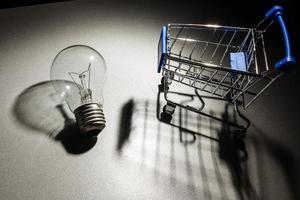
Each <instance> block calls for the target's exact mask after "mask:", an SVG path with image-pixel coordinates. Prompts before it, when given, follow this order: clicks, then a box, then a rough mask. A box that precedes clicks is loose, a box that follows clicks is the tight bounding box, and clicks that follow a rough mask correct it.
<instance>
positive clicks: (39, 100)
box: [12, 80, 97, 154]
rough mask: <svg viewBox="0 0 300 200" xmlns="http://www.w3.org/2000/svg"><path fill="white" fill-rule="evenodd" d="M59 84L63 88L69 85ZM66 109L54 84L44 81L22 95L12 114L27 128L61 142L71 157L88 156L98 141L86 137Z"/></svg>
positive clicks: (18, 97)
mask: <svg viewBox="0 0 300 200" xmlns="http://www.w3.org/2000/svg"><path fill="white" fill-rule="evenodd" d="M57 81H59V80H57ZM59 82H61V84H63V83H64V82H65V81H59ZM65 107H66V106H65V105H64V104H63V103H62V102H61V100H60V99H59V98H58V95H57V94H56V92H55V90H54V88H53V86H52V82H51V81H44V82H40V83H37V84H35V85H32V86H30V87H28V88H26V89H25V90H24V91H23V92H22V93H21V94H20V95H18V96H17V98H16V100H15V102H14V105H13V108H12V113H13V116H14V117H15V119H16V121H17V122H19V123H20V124H22V125H23V126H25V127H26V128H28V129H31V130H34V131H35V132H37V133H43V134H45V135H46V136H48V137H49V138H51V139H53V140H54V141H59V142H61V144H62V146H63V147H64V149H65V150H66V151H67V152H68V153H70V154H81V153H85V152H87V151H88V150H90V149H91V148H92V147H93V146H95V144H96V142H97V138H96V137H84V136H82V135H81V134H80V131H79V128H78V127H77V124H76V122H75V120H74V118H72V117H73V114H72V113H71V112H70V111H69V110H68V109H65Z"/></svg>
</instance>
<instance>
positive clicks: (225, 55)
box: [158, 6, 295, 110]
mask: <svg viewBox="0 0 300 200" xmlns="http://www.w3.org/2000/svg"><path fill="white" fill-rule="evenodd" d="M282 12H283V9H282V7H280V6H274V7H273V8H272V9H271V10H269V11H268V12H267V13H266V15H265V18H264V19H263V20H262V21H261V22H260V23H259V24H258V25H257V26H256V27H254V28H244V27H232V26H219V25H209V24H168V25H167V26H164V27H163V28H162V31H161V36H160V40H159V45H158V72H159V73H160V72H161V73H162V76H163V79H162V84H163V85H164V93H165V98H166V100H167V102H168V104H170V105H171V104H173V105H176V103H175V102H171V101H170V100H169V99H168V98H167V96H168V92H169V90H168V86H169V85H170V84H172V81H175V82H178V83H181V84H183V85H187V86H189V87H192V88H194V89H195V92H196V93H197V92H198V91H203V92H205V93H209V94H211V95H214V96H217V97H219V98H220V99H226V100H228V101H229V102H232V103H236V102H239V105H242V106H243V108H247V107H249V106H250V104H252V103H253V101H254V100H255V99H257V98H258V97H259V96H260V95H261V94H262V93H263V92H264V91H265V90H266V89H267V88H268V87H269V86H270V85H271V84H272V83H273V82H274V81H275V80H276V79H277V78H279V77H280V76H281V75H283V74H284V72H283V71H284V70H285V69H287V68H288V66H290V65H291V64H294V63H295V59H294V58H293V56H292V55H291V47H290V42H289V37H288V32H287V29H286V26H285V23H284V21H283V18H282ZM275 20H277V21H278V22H279V24H280V27H281V30H282V33H283V38H284V42H285V43H284V44H285V53H286V55H285V57H284V58H283V59H282V60H280V61H279V62H277V63H276V64H275V66H270V65H269V62H268V61H269V57H268V53H272V51H271V50H272V49H266V46H265V40H264V34H265V32H266V31H267V29H268V27H269V26H270V25H271V24H272V23H273V21H275ZM197 96H199V98H201V97H200V95H199V94H198V93H197ZM203 104H204V102H203ZM187 108H188V109H191V108H190V107H187ZM202 108H203V106H202ZM167 110H168V109H167Z"/></svg>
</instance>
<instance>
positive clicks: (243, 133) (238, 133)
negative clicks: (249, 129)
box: [234, 130, 246, 140]
mask: <svg viewBox="0 0 300 200" xmlns="http://www.w3.org/2000/svg"><path fill="white" fill-rule="evenodd" d="M245 138H246V131H245V130H238V131H236V132H235V133H234V139H236V140H244V139H245Z"/></svg>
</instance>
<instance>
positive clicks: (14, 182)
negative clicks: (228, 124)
mask: <svg viewBox="0 0 300 200" xmlns="http://www.w3.org/2000/svg"><path fill="white" fill-rule="evenodd" d="M211 7H213V6H211ZM211 7H210V6H206V7H203V8H201V10H199V12H200V11H201V12H202V14H203V17H202V18H203V21H201V22H206V20H207V19H210V18H211V19H212V22H213V21H214V20H216V19H220V20H221V17H219V18H218V17H216V16H215V15H213V16H212V15H211V14H210V12H209V9H210V8H211ZM155 8H156V9H155ZM163 8H164V7H159V6H158V5H154V4H153V5H152V6H150V7H148V6H147V5H145V6H141V4H137V5H135V4H133V5H128V6H127V5H126V4H120V5H119V4H111V5H106V4H103V3H99V2H95V1H94V2H93V1H89V2H86V1H85V2H83V1H75V2H66V3H58V4H51V5H42V6H33V7H25V8H15V9H6V10H0V26H1V33H0V38H1V39H0V47H1V48H0V59H1V62H0V85H1V95H0V102H1V107H0V108H1V113H0V127H1V134H0V151H1V153H0V176H1V181H0V199H3V200H4V199H5V200H10V199H13V200H16V199H39V200H41V199H66V200H67V199H87V200H89V199H91V200H92V199H240V198H241V197H240V196H239V193H238V191H243V192H247V191H249V192H250V193H252V194H256V195H258V196H259V197H260V198H259V199H297V197H299V192H297V191H298V189H299V185H300V184H299V175H298V169H299V155H298V153H299V151H298V150H299V148H298V145H299V143H298V142H299V134H297V133H299V127H298V125H297V124H296V122H297V120H296V119H299V113H300V112H299V105H298V102H297V100H298V98H297V94H296V95H295V94H294V93H292V91H291V90H288V89H286V88H287V87H286V86H288V85H293V86H294V87H295V89H298V90H299V81H297V76H296V75H290V76H289V79H287V78H284V79H283V80H280V81H278V83H276V84H274V87H273V88H271V89H270V90H269V91H268V92H266V94H265V96H264V97H262V98H261V100H260V101H258V102H257V103H256V104H255V105H254V107H252V110H251V111H248V113H247V114H248V115H249V116H250V117H251V119H252V121H253V123H254V125H253V126H252V127H251V129H250V133H251V134H252V135H249V137H248V138H247V147H248V153H249V160H248V162H247V167H246V168H245V167H242V166H243V165H244V164H245V163H242V164H241V166H240V167H242V168H241V171H239V169H236V168H234V166H233V165H232V163H230V162H228V160H227V161H226V156H225V157H222V156H220V155H222V154H220V149H222V148H221V147H223V148H224V146H221V145H220V144H219V143H217V142H214V141H213V140H210V139H207V138H206V137H198V138H197V141H196V142H195V143H192V144H189V145H184V144H182V143H180V142H179V139H178V137H179V136H178V130H177V129H175V128H171V127H170V126H167V125H165V124H160V123H158V121H157V120H156V118H155V101H156V95H157V84H158V83H159V81H160V75H158V74H157V73H156V69H155V67H156V59H157V58H156V56H157V55H156V49H157V40H158V36H159V30H160V27H161V26H162V25H163V24H165V23H167V22H174V21H178V22H195V19H193V17H192V16H193V15H192V13H189V12H187V11H186V14H184V13H181V14H178V13H180V12H178V11H180V10H181V9H183V8H181V7H180V5H178V6H177V7H176V8H175V7H174V9H170V10H169V11H168V12H166V11H165V10H164V9H163ZM184 9H185V10H186V9H187V7H184ZM154 10H155V12H153V11H154ZM193 10H194V11H195V10H196V8H193ZM197 20H199V19H197ZM229 20H230V18H229ZM224 21H225V20H224ZM196 22H198V21H196ZM207 22H211V21H207ZM73 44H85V45H90V46H92V47H94V48H95V49H97V50H99V52H100V53H101V54H102V55H103V56H104V58H105V59H106V62H107V68H108V74H107V82H106V86H105V92H104V98H105V103H104V111H105V114H106V119H107V127H106V128H105V129H104V131H103V132H102V133H101V134H100V135H99V136H98V140H97V143H96V144H95V143H94V142H95V141H84V142H85V145H86V148H83V149H84V150H83V151H86V152H80V151H77V150H76V149H75V150H74V148H73V147H72V145H70V144H69V143H68V141H65V140H70V137H68V136H66V138H65V140H64V139H57V138H56V135H51V133H53V132H55V133H56V134H57V132H59V131H60V130H61V129H62V127H63V126H64V118H63V117H62V115H61V113H59V111H58V110H57V108H55V105H56V104H55V103H56V101H55V98H53V93H54V91H53V89H52V87H51V84H50V83H49V82H48V81H49V77H50V75H49V70H50V65H51V62H52V60H53V58H54V56H55V55H56V54H57V53H58V52H59V51H60V50H61V49H63V48H65V47H66V46H69V45H73ZM298 72H299V70H298ZM298 72H296V74H297V73H298ZM278 91H282V92H283V93H282V96H281V95H276V100H274V99H275V98H274V95H275V94H278ZM286 96H289V97H290V98H289V102H287V104H291V105H294V107H292V106H287V107H285V105H286V103H285V102H284V101H286V100H287V99H286V98H285V97H286ZM131 98H132V99H134V102H135V106H136V107H135V108H136V110H134V113H133V122H132V131H131V135H130V138H129V141H128V142H127V143H125V145H124V147H123V149H122V152H121V153H120V154H119V153H118V152H117V150H116V145H117V141H118V134H119V120H120V114H121V108H122V106H123V105H124V104H125V103H126V102H127V101H128V100H129V99H131ZM265 102H268V103H267V104H266V103H265ZM215 108H218V109H217V110H215ZM222 108H223V105H219V104H217V103H216V102H212V103H210V104H209V105H208V108H207V109H208V110H212V109H214V111H215V112H221V111H222ZM145 110H147V112H146V111H145ZM291 113H295V114H293V115H291ZM69 115H70V116H71V113H69ZM281 116H289V117H281ZM189 118H191V119H194V120H195V118H196V116H193V115H192V116H189ZM175 119H176V118H175ZM190 122H192V120H190ZM195 123H198V121H197V120H196V122H195ZM186 126H189V127H190V128H194V129H195V131H198V132H201V133H203V134H204V135H206V136H212V137H218V136H217V133H216V132H217V131H218V130H219V127H220V124H214V125H213V126H214V127H215V128H216V131H215V130H214V128H211V127H210V122H209V120H208V119H203V120H202V121H201V126H200V127H199V126H195V124H193V125H191V124H186ZM259 130H260V131H259ZM75 142H77V143H75V146H76V145H78V142H81V141H75ZM93 145H94V146H93ZM70 148H71V149H70ZM225 149H228V148H227V147H225ZM81 150H82V149H81ZM227 153H228V152H227ZM229 153H230V147H229ZM236 170H237V171H236ZM237 173H241V174H242V175H241V176H242V177H244V178H245V179H247V180H248V178H249V181H250V182H249V183H245V181H244V182H243V181H242V183H244V184H245V185H239V184H238V183H239V182H234V180H235V178H236V177H235V175H236V174H237ZM246 182H247V181H246ZM252 189H253V190H252ZM245 199H247V198H245Z"/></svg>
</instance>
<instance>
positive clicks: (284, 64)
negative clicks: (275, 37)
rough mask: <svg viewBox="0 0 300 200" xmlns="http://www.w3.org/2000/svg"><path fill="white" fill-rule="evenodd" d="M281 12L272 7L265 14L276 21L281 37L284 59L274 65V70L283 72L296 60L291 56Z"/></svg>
mask: <svg viewBox="0 0 300 200" xmlns="http://www.w3.org/2000/svg"><path fill="white" fill-rule="evenodd" d="M282 12H283V8H282V7H281V6H274V7H273V8H271V9H270V10H269V11H268V12H267V13H266V14H265V16H266V17H267V18H276V19H277V21H278V23H279V25H280V28H281V31H282V35H283V40H284V46H285V57H284V58H283V59H281V60H280V61H278V62H277V63H276V64H275V68H276V69H278V70H285V69H287V68H289V66H291V65H293V64H295V63H296V59H295V58H294V56H292V50H291V44H290V40H289V34H288V30H287V28H286V26H285V23H284V20H283V16H282V15H283V13H282Z"/></svg>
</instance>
